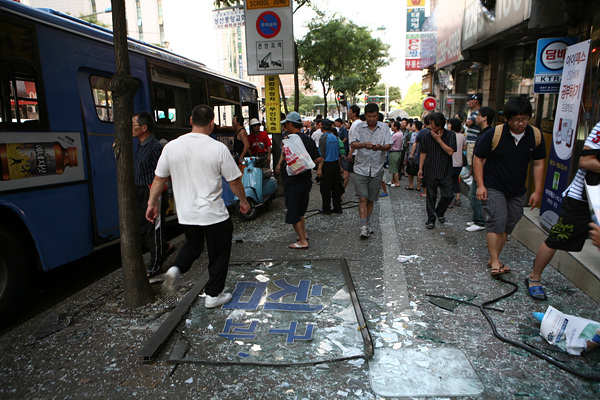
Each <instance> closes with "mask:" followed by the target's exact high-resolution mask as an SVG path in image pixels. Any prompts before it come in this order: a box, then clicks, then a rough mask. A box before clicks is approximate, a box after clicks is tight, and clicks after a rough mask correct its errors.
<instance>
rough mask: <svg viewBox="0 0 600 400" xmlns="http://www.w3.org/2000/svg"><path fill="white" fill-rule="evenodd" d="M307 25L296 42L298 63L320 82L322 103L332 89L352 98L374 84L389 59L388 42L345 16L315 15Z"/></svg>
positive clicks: (309, 75)
mask: <svg viewBox="0 0 600 400" xmlns="http://www.w3.org/2000/svg"><path fill="white" fill-rule="evenodd" d="M308 29H309V32H308V34H307V35H306V36H305V37H304V39H302V40H301V41H299V42H298V56H299V62H300V67H301V68H302V69H303V70H304V74H305V77H306V78H307V79H309V80H311V81H313V80H314V81H318V82H319V83H320V84H321V88H322V92H323V99H324V103H326V100H325V99H326V98H327V96H328V94H329V92H330V91H331V90H332V89H333V90H334V91H335V92H338V93H339V92H346V93H347V96H348V97H347V98H355V96H356V95H357V94H358V93H359V92H360V91H367V90H369V89H370V88H371V87H374V86H375V85H377V83H378V82H379V80H380V78H381V74H380V73H379V69H380V68H381V67H384V66H386V65H388V63H389V59H388V56H389V55H388V48H389V46H388V45H386V44H384V43H383V42H382V41H381V40H380V39H377V38H373V37H372V36H371V32H370V31H369V30H368V29H367V28H365V27H361V26H358V25H356V24H354V23H353V22H351V21H348V20H347V19H345V18H336V19H332V20H329V21H324V20H323V15H319V17H317V18H315V19H313V20H312V21H311V22H309V23H308ZM324 114H327V108H325V110H324Z"/></svg>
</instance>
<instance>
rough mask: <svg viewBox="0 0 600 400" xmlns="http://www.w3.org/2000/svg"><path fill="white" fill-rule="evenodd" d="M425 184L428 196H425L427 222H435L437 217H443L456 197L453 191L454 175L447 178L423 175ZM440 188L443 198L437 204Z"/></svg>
mask: <svg viewBox="0 0 600 400" xmlns="http://www.w3.org/2000/svg"><path fill="white" fill-rule="evenodd" d="M423 185H424V186H425V188H426V189H427V197H426V198H425V200H426V201H425V204H426V207H427V222H433V223H435V217H436V216H437V217H438V218H439V217H443V216H444V214H445V213H446V210H447V209H448V206H449V205H450V203H452V199H453V198H454V194H453V193H452V177H450V176H449V177H448V178H445V179H435V178H427V177H423ZM438 188H439V189H440V195H441V198H440V201H439V202H438V203H437V206H436V204H435V202H436V200H437V193H438Z"/></svg>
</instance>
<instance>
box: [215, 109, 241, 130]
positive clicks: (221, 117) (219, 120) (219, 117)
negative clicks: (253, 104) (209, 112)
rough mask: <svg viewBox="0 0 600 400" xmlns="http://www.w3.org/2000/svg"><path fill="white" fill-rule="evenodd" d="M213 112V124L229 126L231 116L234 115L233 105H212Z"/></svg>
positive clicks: (231, 122) (231, 119)
mask: <svg viewBox="0 0 600 400" xmlns="http://www.w3.org/2000/svg"><path fill="white" fill-rule="evenodd" d="M213 110H214V112H215V124H217V125H220V126H231V125H232V124H233V116H234V115H236V112H235V106H234V105H229V104H228V105H222V106H213Z"/></svg>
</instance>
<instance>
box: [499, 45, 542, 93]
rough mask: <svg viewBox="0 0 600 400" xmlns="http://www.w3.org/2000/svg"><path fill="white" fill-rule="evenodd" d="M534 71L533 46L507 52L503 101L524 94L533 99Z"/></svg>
mask: <svg viewBox="0 0 600 400" xmlns="http://www.w3.org/2000/svg"><path fill="white" fill-rule="evenodd" d="M534 71H535V46H526V47H518V48H516V49H510V50H508V52H507V63H506V81H505V82H506V87H505V90H504V101H505V102H506V101H507V100H508V99H510V98H511V97H513V96H518V95H523V94H526V95H528V97H529V98H530V99H531V98H532V97H533V74H534Z"/></svg>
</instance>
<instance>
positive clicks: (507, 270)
mask: <svg viewBox="0 0 600 400" xmlns="http://www.w3.org/2000/svg"><path fill="white" fill-rule="evenodd" d="M487 266H488V268H492V264H490V263H488V265H487ZM500 269H504V271H506V273H507V274H509V273H510V268H509V267H508V266H506V265H504V264H502V265H501V266H500Z"/></svg>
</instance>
